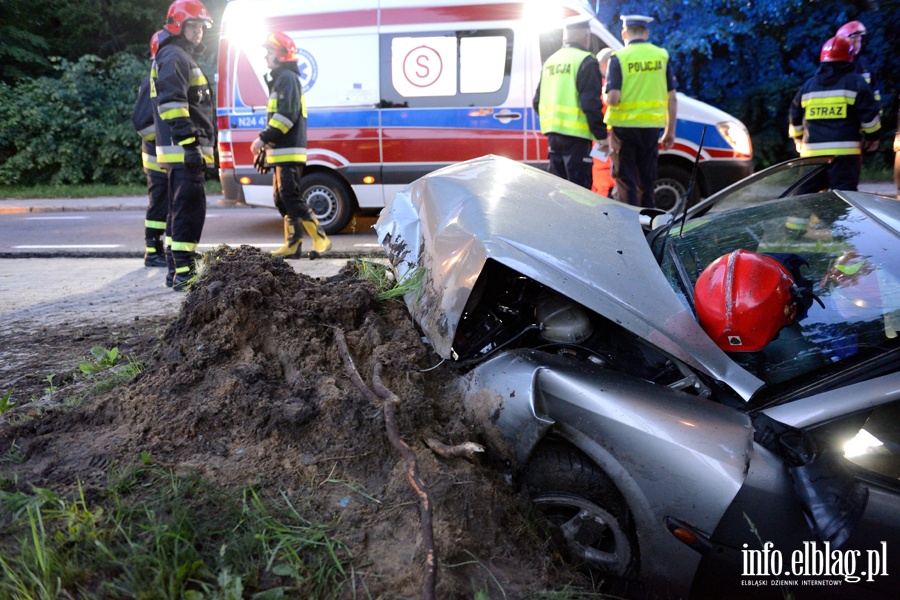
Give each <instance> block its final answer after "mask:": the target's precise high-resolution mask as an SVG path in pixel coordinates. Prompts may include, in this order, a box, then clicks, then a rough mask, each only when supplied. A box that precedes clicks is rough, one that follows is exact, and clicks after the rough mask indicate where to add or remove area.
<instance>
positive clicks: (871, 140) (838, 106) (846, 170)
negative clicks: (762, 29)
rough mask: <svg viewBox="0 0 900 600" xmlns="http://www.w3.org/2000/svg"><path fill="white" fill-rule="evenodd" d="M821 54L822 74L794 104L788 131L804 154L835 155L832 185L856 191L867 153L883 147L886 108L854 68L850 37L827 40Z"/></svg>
mask: <svg viewBox="0 0 900 600" xmlns="http://www.w3.org/2000/svg"><path fill="white" fill-rule="evenodd" d="M819 58H820V64H819V68H818V69H817V70H816V74H815V75H814V76H813V77H811V78H810V79H809V80H808V81H807V82H806V83H804V84H803V86H802V87H801V88H800V90H798V91H797V94H796V95H795V96H794V101H793V102H792V103H791V124H790V128H789V130H788V131H789V134H790V136H791V137H792V138H794V142H795V144H796V145H797V151H798V152H799V153H800V156H803V157H805V156H834V160H833V161H832V163H831V165H829V167H828V187H829V188H831V189H835V190H856V188H857V186H858V185H859V173H860V169H861V166H862V164H861V155H862V152H863V151H866V152H874V151H875V150H877V149H878V133H877V132H878V131H879V130H880V129H881V117H880V115H879V113H880V107H879V104H878V103H877V102H875V96H874V94H873V93H872V88H870V87H869V84H868V83H866V80H865V79H863V77H862V75H860V74H858V73H857V72H856V70H855V68H854V66H853V62H852V61H853V49H852V46H851V44H850V42H849V41H848V40H847V39H846V38H842V37H833V38H831V39H830V40H828V41H827V42H825V45H824V46H822V52H821V54H820V57H819ZM861 140H862V141H861Z"/></svg>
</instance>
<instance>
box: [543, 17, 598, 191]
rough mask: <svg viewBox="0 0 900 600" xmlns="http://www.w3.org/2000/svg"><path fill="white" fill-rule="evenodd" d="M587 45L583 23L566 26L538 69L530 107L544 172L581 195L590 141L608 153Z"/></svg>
mask: <svg viewBox="0 0 900 600" xmlns="http://www.w3.org/2000/svg"><path fill="white" fill-rule="evenodd" d="M590 44H591V29H590V21H589V19H588V18H575V19H573V20H571V21H569V22H568V23H567V24H566V29H565V39H564V44H563V47H562V48H560V49H559V50H557V51H556V52H555V53H554V54H553V55H552V56H550V58H548V59H547V61H546V62H545V63H544V67H543V69H542V71H541V80H540V82H539V83H538V88H537V91H536V92H535V94H534V103H533V104H534V109H535V110H536V111H537V112H538V115H539V116H540V120H541V133H543V134H544V135H546V136H547V141H548V144H549V159H550V168H549V169H548V170H549V172H550V173H552V174H554V175H558V176H559V177H562V178H563V179H568V180H569V181H571V182H572V183H576V184H578V185H580V186H582V187H585V188H587V189H591V168H592V166H593V160H592V158H591V145H592V143H593V141H594V140H598V142H599V144H598V147H599V149H600V150H603V151H606V150H608V142H607V134H606V125H604V124H603V102H602V99H601V97H600V95H601V93H602V90H603V86H602V84H601V82H600V68H599V66H598V64H597V59H596V57H594V55H593V54H592V53H591V52H589V51H588V50H589V48H590Z"/></svg>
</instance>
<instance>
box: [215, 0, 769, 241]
mask: <svg viewBox="0 0 900 600" xmlns="http://www.w3.org/2000/svg"><path fill="white" fill-rule="evenodd" d="M573 16H589V17H591V18H592V21H591V30H592V36H591V37H592V46H593V47H592V48H591V50H592V51H593V52H595V53H596V52H598V51H599V50H600V49H602V48H605V47H610V48H613V49H614V50H615V49H619V48H621V47H622V43H621V41H619V39H617V37H615V36H614V35H613V34H612V33H610V31H609V30H607V29H606V27H604V26H603V24H601V23H600V22H599V21H598V20H597V19H596V17H595V14H594V11H593V10H592V9H591V7H590V5H589V4H588V3H587V2H580V1H577V0H560V1H559V2H547V1H541V0H517V1H504V0H419V1H418V2H411V1H410V0H341V1H340V2H335V1H334V0H304V1H303V2H285V1H283V0H232V1H231V2H229V3H228V5H227V6H226V8H225V12H224V16H223V19H222V31H221V37H220V41H219V54H218V69H217V70H218V73H217V75H218V78H217V124H218V128H219V138H218V144H219V164H220V171H219V173H220V177H221V180H222V190H223V195H224V197H225V199H226V200H231V201H235V202H239V203H244V204H248V205H251V206H269V207H273V206H274V204H273V200H272V190H271V175H261V174H259V173H257V172H256V171H255V170H254V168H253V156H252V154H251V152H250V144H251V142H252V141H253V139H254V138H256V137H257V135H258V133H259V131H260V130H262V129H263V128H264V127H265V117H266V103H267V98H268V91H267V87H266V84H265V79H264V76H265V74H266V73H267V68H266V64H265V51H264V50H263V48H262V42H263V40H264V39H265V36H266V34H267V33H268V32H269V31H283V32H284V33H286V34H288V35H290V36H291V37H292V38H293V39H294V42H295V43H296V45H297V52H298V57H299V60H298V64H299V67H300V73H301V80H302V84H303V92H304V94H305V97H306V105H307V110H308V120H307V125H308V143H307V166H306V168H305V169H304V172H303V177H302V179H301V192H302V195H303V198H304V200H305V201H306V202H307V204H308V205H309V206H310V208H311V209H312V210H313V211H314V212H315V214H316V216H317V217H318V219H319V222H320V223H321V225H322V226H323V228H324V229H325V231H327V232H328V233H335V232H337V231H340V230H341V229H343V228H344V227H345V226H346V225H347V223H348V222H349V221H350V219H351V217H352V216H353V215H354V213H355V212H356V211H357V210H358V209H359V210H363V211H369V210H373V211H375V210H377V209H380V208H381V207H383V206H384V204H385V201H386V200H389V199H390V198H392V197H393V195H394V193H396V192H397V191H398V190H399V189H401V188H402V187H403V186H405V185H406V184H408V183H410V182H412V181H414V180H415V179H417V178H419V177H421V176H423V175H425V174H427V173H429V172H431V171H433V170H435V169H438V168H440V167H443V166H446V165H448V164H451V163H455V162H459V161H463V160H468V159H471V158H475V157H478V156H482V155H486V154H496V155H501V156H505V157H507V158H511V159H514V160H518V161H524V162H526V163H528V164H531V165H534V166H538V167H541V168H544V169H546V168H547V165H548V161H547V138H546V137H545V136H543V135H541V133H540V125H539V123H538V117H537V114H536V113H535V111H534V110H533V108H532V99H533V98H534V92H535V89H536V88H537V85H538V81H539V80H540V74H541V66H542V65H543V62H544V60H545V59H546V58H547V57H549V56H550V55H551V54H552V53H553V52H555V51H556V50H557V49H558V48H559V47H560V46H561V45H562V30H563V23H564V21H565V19H566V18H570V17H573ZM705 126H708V127H705ZM704 127H705V130H706V134H705V137H704V143H703V148H702V152H701V156H700V161H699V163H698V178H697V186H698V187H697V188H696V189H695V196H701V195H702V196H706V195H708V194H711V193H713V192H716V191H718V190H719V189H721V188H723V187H725V186H726V185H729V184H731V183H733V182H735V181H737V180H739V179H741V178H743V177H745V176H746V175H749V174H750V173H752V171H753V165H752V149H751V143H750V136H749V134H748V133H747V129H746V128H745V127H744V125H743V124H742V123H741V122H740V121H738V120H737V119H735V118H734V117H732V116H730V115H728V114H726V113H724V112H722V111H720V110H718V109H716V108H713V107H712V106H709V105H707V104H704V103H702V102H699V101H697V100H694V99H691V98H688V97H686V96H684V95H682V94H679V95H678V124H677V129H676V134H677V136H678V138H677V140H676V143H675V146H674V148H672V149H671V150H669V151H665V152H660V157H659V180H658V181H657V203H658V205H659V207H660V208H666V209H667V208H670V207H671V206H673V205H674V204H675V200H676V199H677V198H679V197H680V196H681V195H682V194H683V193H684V192H685V190H686V188H687V187H688V183H689V181H690V177H691V172H692V170H693V163H694V160H695V159H696V157H697V148H698V145H699V142H700V138H701V134H702V132H703V131H704Z"/></svg>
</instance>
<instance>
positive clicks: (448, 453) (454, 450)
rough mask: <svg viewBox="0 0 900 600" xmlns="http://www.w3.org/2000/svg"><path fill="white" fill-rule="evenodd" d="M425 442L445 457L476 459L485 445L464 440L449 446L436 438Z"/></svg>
mask: <svg viewBox="0 0 900 600" xmlns="http://www.w3.org/2000/svg"><path fill="white" fill-rule="evenodd" d="M425 444H426V445H427V446H428V447H429V448H431V450H432V451H433V452H434V453H435V454H438V455H440V456H443V457H444V458H460V457H462V458H465V459H466V460H475V455H476V454H478V453H479V452H484V446H482V445H481V444H476V443H475V442H463V443H462V444H456V445H455V446H448V445H447V444H445V443H443V442H439V441H438V440H436V439H434V438H428V439H427V440H425Z"/></svg>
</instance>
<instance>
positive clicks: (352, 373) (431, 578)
mask: <svg viewBox="0 0 900 600" xmlns="http://www.w3.org/2000/svg"><path fill="white" fill-rule="evenodd" d="M334 339H335V341H336V342H337V347H338V351H339V352H340V355H341V359H343V361H344V369H345V370H346V371H347V375H348V376H349V377H350V380H351V381H352V382H353V385H355V386H356V387H357V388H358V389H359V390H360V392H362V394H363V395H364V396H365V397H366V398H367V399H368V400H370V401H371V402H373V403H377V402H380V401H383V402H382V405H383V408H384V424H385V428H386V429H387V435H388V439H389V440H390V442H391V445H392V446H394V448H396V449H397V450H398V451H399V452H400V454H401V455H402V456H403V459H404V460H405V462H406V477H407V479H409V484H410V485H411V486H412V488H413V490H414V491H415V492H416V495H417V496H418V499H419V518H420V519H421V521H422V544H423V546H424V548H425V575H424V579H423V583H422V597H423V598H424V599H425V600H434V591H435V584H436V580H437V561H436V560H435V550H434V527H433V524H432V511H431V502H430V500H429V498H428V491H427V490H426V488H425V482H424V481H422V478H421V477H420V476H419V470H418V467H417V466H416V454H415V452H413V451H412V449H411V448H410V447H409V445H408V444H407V443H406V442H404V441H403V439H402V438H401V437H400V432H399V429H398V427H397V417H396V414H395V413H394V405H395V404H398V405H399V403H400V399H399V398H397V396H396V395H395V394H394V393H393V392H391V391H390V390H389V389H387V388H386V387H385V386H384V384H383V383H382V382H381V364H380V363H376V364H375V372H374V373H373V375H372V388H373V389H374V390H375V392H373V391H372V390H371V389H369V387H368V386H367V385H366V384H365V382H364V381H363V379H362V377H361V376H360V375H359V371H357V369H356V365H354V363H353V357H352V356H351V355H350V349H349V347H348V346H347V338H346V337H345V336H344V332H343V331H342V330H341V329H340V328H335V330H334Z"/></svg>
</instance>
